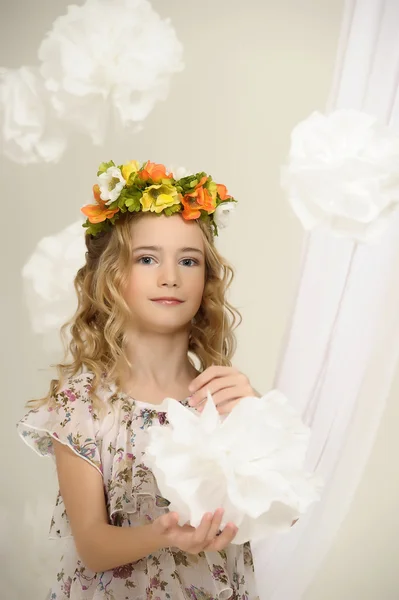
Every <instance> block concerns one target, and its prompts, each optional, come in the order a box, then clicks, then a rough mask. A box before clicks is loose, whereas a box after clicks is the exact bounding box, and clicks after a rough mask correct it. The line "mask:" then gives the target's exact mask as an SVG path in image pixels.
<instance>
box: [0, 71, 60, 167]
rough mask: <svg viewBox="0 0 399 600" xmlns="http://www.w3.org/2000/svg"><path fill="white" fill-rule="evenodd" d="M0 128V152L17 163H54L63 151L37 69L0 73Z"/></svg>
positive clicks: (58, 130) (58, 132)
mask: <svg viewBox="0 0 399 600" xmlns="http://www.w3.org/2000/svg"><path fill="white" fill-rule="evenodd" d="M0 126H1V138H0V144H1V147H2V151H3V153H4V154H5V155H6V156H7V157H8V158H10V159H11V160H13V161H15V162H17V163H21V164H32V163H38V162H42V161H43V162H57V161H58V160H59V159H60V158H61V156H62V154H63V152H64V150H65V146H66V138H65V136H64V135H63V134H62V133H61V130H60V129H59V127H58V126H57V124H56V122H55V117H54V115H53V113H52V110H51V107H50V105H49V101H48V95H47V91H46V90H45V88H44V86H43V81H42V78H41V77H40V74H39V73H38V72H37V69H34V68H28V67H21V68H19V69H0Z"/></svg>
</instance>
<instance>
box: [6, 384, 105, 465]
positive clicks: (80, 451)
mask: <svg viewBox="0 0 399 600" xmlns="http://www.w3.org/2000/svg"><path fill="white" fill-rule="evenodd" d="M92 377H93V376H92V375H91V374H83V375H79V376H75V377H73V378H70V379H68V380H67V382H66V383H65V385H64V386H63V388H62V389H61V390H60V391H59V393H58V394H57V395H56V396H55V397H54V398H52V399H51V401H50V402H49V403H48V404H45V405H43V406H41V407H39V408H37V409H33V410H30V411H29V412H28V413H27V414H26V415H25V416H24V417H23V418H22V419H21V420H20V421H19V423H18V424H17V430H18V433H19V434H20V436H21V437H22V439H23V440H24V442H26V444H27V445H28V446H30V447H31V448H32V449H33V450H35V452H37V453H38V454H39V455H40V456H53V455H54V448H53V440H54V439H56V440H58V441H59V442H61V443H62V444H65V445H66V446H69V447H70V448H71V450H73V451H74V452H75V453H76V454H77V455H78V456H80V457H81V458H83V459H84V460H86V461H87V462H89V463H90V464H91V465H93V467H95V468H96V469H97V470H98V471H99V472H100V473H101V474H102V471H103V469H102V464H101V453H100V449H99V447H98V435H97V434H98V429H99V425H98V423H99V419H98V416H97V414H96V412H95V411H94V410H93V404H92V401H91V398H90V396H89V392H90V386H91V380H92Z"/></svg>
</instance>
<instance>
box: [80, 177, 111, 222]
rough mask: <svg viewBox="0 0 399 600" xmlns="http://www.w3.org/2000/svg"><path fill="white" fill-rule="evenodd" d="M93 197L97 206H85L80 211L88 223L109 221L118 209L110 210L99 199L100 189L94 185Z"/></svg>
mask: <svg viewBox="0 0 399 600" xmlns="http://www.w3.org/2000/svg"><path fill="white" fill-rule="evenodd" d="M93 195H94V199H95V201H96V202H97V204H87V205H86V206H84V207H83V208H82V209H81V211H82V213H83V214H84V215H86V217H87V218H88V219H89V221H90V223H101V222H102V221H105V220H106V219H111V218H112V217H113V216H114V215H115V214H116V213H117V212H119V208H113V209H110V208H109V207H108V206H107V205H106V203H105V201H104V200H101V197H100V187H99V186H98V185H97V184H96V185H93Z"/></svg>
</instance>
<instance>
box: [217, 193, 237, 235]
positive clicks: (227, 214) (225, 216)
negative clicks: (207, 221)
mask: <svg viewBox="0 0 399 600" xmlns="http://www.w3.org/2000/svg"><path fill="white" fill-rule="evenodd" d="M235 210H236V202H229V201H228V200H225V201H224V202H221V203H220V204H219V205H218V206H217V208H216V210H215V212H214V213H213V220H214V221H215V223H216V226H217V227H218V228H219V229H224V228H225V227H228V225H229V223H230V218H231V215H232V213H233V212H234V211H235Z"/></svg>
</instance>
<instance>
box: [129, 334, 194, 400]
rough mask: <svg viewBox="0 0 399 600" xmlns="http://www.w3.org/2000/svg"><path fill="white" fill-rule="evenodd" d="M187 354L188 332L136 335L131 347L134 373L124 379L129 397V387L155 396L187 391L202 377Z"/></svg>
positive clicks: (131, 341)
mask: <svg viewBox="0 0 399 600" xmlns="http://www.w3.org/2000/svg"><path fill="white" fill-rule="evenodd" d="M187 352H188V333H187V332H186V331H183V332H180V333H177V334H173V335H159V334H157V335H155V334H147V333H146V334H145V335H144V334H142V333H141V334H139V333H137V332H135V333H132V334H131V335H129V342H128V345H127V353H128V359H129V362H130V364H131V370H130V371H129V372H126V373H125V374H124V376H123V377H122V388H123V390H124V391H126V393H128V394H129V395H132V394H131V393H130V392H129V388H131V389H133V390H134V389H144V388H145V389H148V390H150V391H151V392H152V393H156V392H157V391H159V393H171V392H172V391H173V390H176V391H177V392H178V391H179V390H184V389H185V390H186V389H187V388H188V386H189V384H190V383H191V381H192V380H193V379H194V378H195V377H196V376H197V374H198V372H197V371H196V369H195V368H194V367H193V366H192V364H191V363H190V361H189V359H188V354H187ZM167 390H170V391H171V392H168V391H167Z"/></svg>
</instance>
